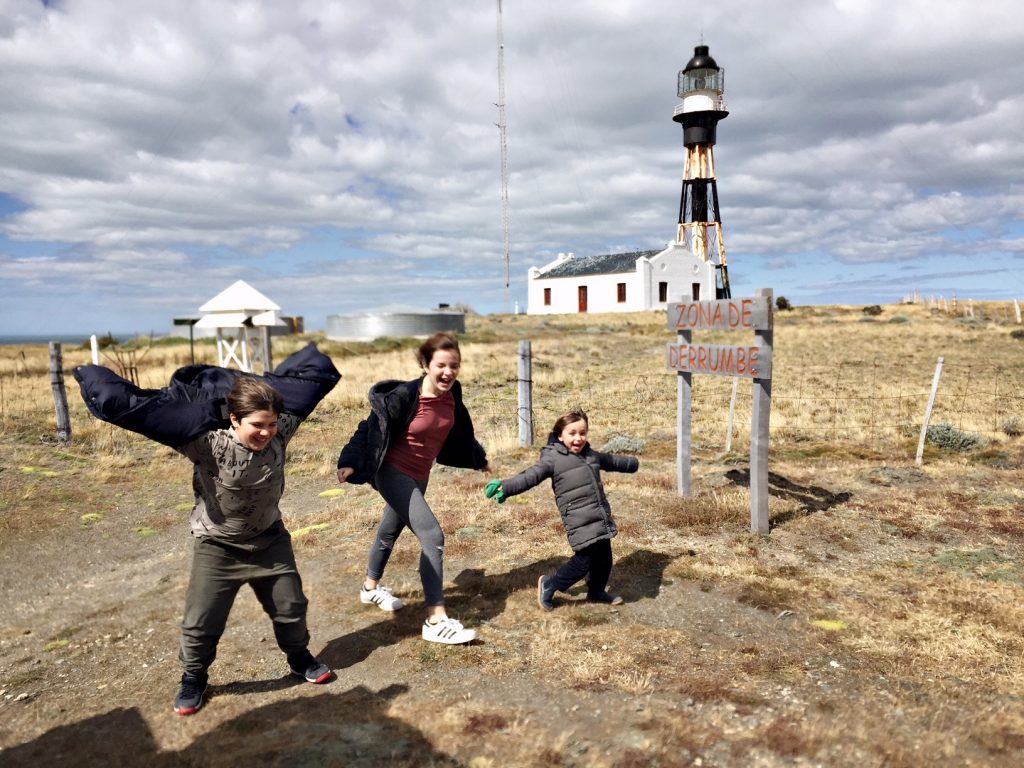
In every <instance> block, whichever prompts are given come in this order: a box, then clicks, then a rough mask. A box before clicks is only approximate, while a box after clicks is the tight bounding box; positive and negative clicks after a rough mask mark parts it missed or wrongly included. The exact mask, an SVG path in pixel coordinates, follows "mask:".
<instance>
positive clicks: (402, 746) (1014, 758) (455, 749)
mask: <svg viewBox="0 0 1024 768" xmlns="http://www.w3.org/2000/svg"><path fill="white" fill-rule="evenodd" d="M0 448H2V450H3V453H4V456H3V462H2V465H3V466H2V470H0V483H2V484H3V488H4V490H5V493H6V496H7V498H12V499H15V500H17V499H18V498H21V499H30V498H35V499H36V500H37V499H38V494H40V493H42V491H41V490H40V488H41V487H42V485H41V483H42V481H41V480H39V479H37V478H36V477H32V476H29V474H25V473H26V472H27V470H26V469H25V468H24V466H23V465H24V464H25V462H26V459H27V460H29V461H32V460H35V461H39V460H40V459H39V456H40V455H43V454H36V453H34V454H32V455H29V456H27V457H26V456H25V455H24V454H22V453H20V452H19V449H18V448H17V447H16V446H13V445H11V444H6V445H3V446H0ZM20 466H21V467H22V469H20V470H19V467H20ZM780 471H781V470H780ZM865 472H867V474H868V475H870V473H871V472H875V475H877V473H878V471H877V468H876V469H871V468H868V470H863V471H862V475H864V474H865ZM37 474H38V473H37ZM124 474H125V475H126V476H125V477H123V478H121V479H118V478H116V477H115V478H114V479H108V480H107V481H103V480H102V479H94V478H90V477H89V476H88V475H87V474H86V473H79V472H73V471H72V472H66V471H65V470H64V469H62V468H61V467H57V468H56V470H54V472H53V473H51V476H48V477H47V480H48V482H47V484H46V487H47V488H48V489H49V490H48V491H47V493H48V494H50V498H53V499H54V500H55V501H54V503H55V504H60V503H64V502H68V508H69V509H71V508H74V509H75V513H74V514H69V515H68V516H67V519H65V520H64V521H63V522H62V523H60V524H57V525H54V524H51V523H50V522H49V521H47V523H46V524H43V521H41V522H40V525H39V526H38V527H35V528H34V527H33V526H31V525H21V526H19V527H16V528H13V529H11V528H9V529H8V530H7V531H6V533H5V540H4V541H3V545H2V546H3V549H2V552H3V557H2V562H0V593H2V595H3V599H4V606H5V616H4V618H3V622H2V627H3V628H2V632H0V748H2V751H0V763H2V764H3V765H4V766H8V767H9V768H14V767H15V766H48V765H105V766H122V765H123V766H136V765H145V766H150V767H151V768H156V767H157V766H164V765H167V766H171V765H174V766H192V765H194V766H220V765H225V766H226V765H249V766H277V765H288V766H296V767H297V766H314V765H315V766H334V765H337V766H382V765H388V766H391V765H395V766H430V765H437V766H473V767H474V768H489V767H492V766H493V767H497V766H518V765H524V766H525V765H538V766H616V767H619V768H631V767H634V766H649V765H650V766H683V765H687V766H689V765H695V766H732V765H743V766H783V765H807V766H810V765H822V766H832V765H838V766H846V765H849V766H854V765H856V766H883V765H900V766H911V765H915V766H919V765H977V766H981V765H986V766H988V765H1020V764H1021V760H1022V758H1024V736H1022V735H1021V734H1020V733H1019V732H1018V730H1016V728H1017V725H1016V724H1019V723H1020V722H1021V721H1020V717H1021V714H1022V713H1024V702H1022V697H1021V693H1022V692H1020V691H1018V692H1017V693H1016V694H1011V695H1009V696H1008V695H1007V694H1006V692H1005V691H999V690H995V689H986V687H985V686H983V685H977V684H974V683H972V682H970V681H963V680H961V681H959V682H957V681H956V680H955V679H948V678H947V679H942V680H927V679H922V678H920V677H919V676H917V675H915V674H914V673H913V671H912V670H909V669H902V670H901V669H900V667H899V666H898V665H896V666H893V667H892V668H891V669H888V670H885V671H884V674H883V673H880V672H879V668H878V666H877V665H868V664H867V663H866V662H864V661H862V659H861V658H860V657H859V656H858V654H857V653H856V652H855V651H854V650H852V647H851V646H850V645H848V644H844V643H842V642H839V641H837V640H835V639H834V637H835V633H829V632H827V631H822V630H821V629H820V628H818V627H815V626H813V625H812V624H811V623H810V621H809V619H810V618H811V617H812V616H813V615H814V614H813V613H812V612H811V611H810V609H809V608H807V607H802V606H799V605H798V604H797V603H795V602H794V603H793V604H792V608H791V609H789V608H786V607H784V606H785V605H786V603H785V601H784V600H783V601H781V602H780V601H779V600H770V599H758V596H757V595H756V594H753V595H752V593H750V592H749V591H746V592H744V591H741V590H737V589H730V588H728V587H726V586H722V585H721V584H718V583H714V582H708V581H707V580H702V579H694V578H688V577H687V574H689V573H691V572H692V568H693V564H694V563H696V562H697V561H700V560H701V558H704V557H705V555H706V552H707V548H708V547H709V546H711V545H710V544H709V543H708V542H705V541H703V540H702V538H701V537H700V536H691V535H688V534H687V533H686V532H685V531H683V532H680V531H673V530H671V529H670V528H666V529H665V530H664V531H661V532H655V533H651V532H643V535H641V532H639V531H635V532H634V535H633V536H632V540H631V536H630V524H629V514H628V511H625V510H624V511H623V514H622V516H621V517H622V518H624V525H623V535H622V536H620V538H619V539H618V540H617V541H616V545H615V546H616V558H617V560H616V570H615V573H614V575H613V579H614V584H613V586H614V588H615V590H616V591H618V592H619V593H621V594H622V595H623V596H624V597H625V598H626V602H625V604H624V605H622V606H621V607H615V608H608V607H606V606H596V605H590V604H586V603H584V602H583V601H582V595H579V594H577V595H570V596H560V601H559V604H558V607H557V608H556V610H555V611H554V612H552V613H550V614H548V613H544V612H542V611H540V609H539V608H538V607H537V606H536V603H535V585H536V580H537V577H538V575H539V574H541V573H545V572H550V571H551V570H552V569H553V567H554V566H556V565H557V564H558V563H560V562H561V561H562V559H563V558H564V554H558V555H557V556H556V555H555V554H552V553H550V552H547V551H545V552H540V553H538V554H537V555H536V556H534V557H528V558H525V559H522V560H521V561H518V562H515V563H513V564H511V565H509V566H508V567H505V568H503V569H502V571H501V572H497V573H491V572H487V571H486V570H484V569H481V568H480V567H479V565H478V563H479V561H480V558H479V554H478V553H479V552H480V551H481V549H485V548H488V547H496V546H501V538H500V537H499V536H498V535H497V534H495V533H494V530H500V527H497V528H495V529H494V530H488V529H487V528H486V527H485V528H484V529H483V530H469V529H467V530H465V531H462V532H460V533H455V532H449V537H450V544H455V545H456V546H450V547H449V553H448V556H447V558H446V579H447V581H448V583H449V589H448V602H449V610H450V612H451V613H452V615H455V616H457V617H459V618H461V619H463V620H464V621H465V623H466V624H467V625H469V626H474V627H476V628H477V629H478V639H477V640H476V641H475V642H474V643H473V644H472V645H469V646H465V647H442V646H436V645H433V644H428V643H425V642H424V641H422V640H421V639H420V637H419V624H420V622H421V621H422V611H421V609H420V608H421V606H420V603H419V600H420V596H419V592H418V589H419V587H418V583H417V578H416V574H415V551H416V548H415V542H414V540H413V538H412V537H411V536H407V537H406V538H403V540H402V541H401V542H400V550H399V551H397V552H396V556H395V559H394V560H393V562H392V565H391V567H390V569H389V571H390V572H391V581H392V582H393V583H395V584H396V588H397V591H398V593H399V594H402V595H403V597H405V599H406V600H407V601H408V602H409V603H410V605H409V606H408V607H407V608H406V609H405V610H404V611H401V612H399V613H397V614H393V615H392V614H385V613H384V612H381V611H379V610H376V609H374V608H372V607H369V606H363V605H361V604H359V602H358V600H357V598H356V589H358V584H359V576H360V574H361V572H362V569H363V568H364V565H365V552H366V548H367V546H368V544H369V541H370V538H371V535H372V531H371V530H370V529H369V528H367V527H365V526H363V529H362V530H352V529H346V528H345V527H344V526H343V525H339V526H334V527H333V528H328V529H326V530H325V531H323V532H321V533H317V532H315V531H314V532H312V533H310V534H308V535H306V536H303V537H301V538H297V539H296V551H297V557H298V560H299V567H300V571H301V573H302V575H303V579H304V583H305V586H306V589H307V593H308V596H309V599H310V615H309V623H310V629H311V632H312V635H313V641H312V645H311V649H312V650H313V651H314V653H316V654H317V655H318V656H319V657H320V658H321V659H322V660H323V661H325V662H327V663H328V664H329V665H330V666H331V667H332V668H333V669H334V670H335V672H336V678H335V679H333V680H332V681H331V682H330V683H329V684H327V685H323V686H312V685H308V684H305V683H301V682H297V681H296V680H295V679H294V678H289V677H288V676H287V675H286V674H285V672H286V668H285V664H284V659H283V656H282V655H281V653H280V652H279V651H278V649H277V648H276V646H275V644H274V641H273V635H272V632H271V628H270V624H269V621H268V620H267V619H266V617H265V616H264V615H263V614H262V613H261V610H260V608H259V607H258V605H257V603H256V601H255V599H254V598H253V596H252V595H251V594H249V593H245V592H243V593H242V594H241V595H240V597H239V600H238V601H237V603H236V605H235V609H234V611H233V613H232V616H231V619H230V621H229V624H228V630H227V633H226V634H225V636H224V638H223V641H222V643H221V646H220V653H219V657H218V660H217V662H216V664H215V665H214V666H213V668H212V670H211V688H210V695H209V698H208V700H207V703H206V705H205V706H204V707H203V709H202V710H201V711H200V712H199V713H198V714H196V715H195V716H191V717H180V716H176V715H175V714H174V713H173V712H172V709H171V704H172V700H173V697H174V694H175V692H176V689H177V680H178V677H179V675H180V672H179V668H178V663H177V659H176V653H177V644H178V622H179V620H180V612H181V610H182V607H183V604H184V591H185V586H186V581H187V573H188V563H189V543H190V539H189V536H188V528H187V514H188V513H187V511H185V507H186V506H187V504H188V502H189V489H188V481H187V478H188V468H187V466H186V462H184V461H182V460H172V462H171V463H169V464H168V467H167V471H166V475H165V476H164V477H163V478H161V479H160V480H159V481H156V482H153V483H151V484H149V485H148V486H147V487H145V488H144V489H140V488H139V487H137V484H133V483H132V482H131V480H130V469H129V470H126V472H125V473H124ZM151 474H152V473H151ZM919 474H922V473H919ZM919 479H920V478H918V477H916V476H913V474H912V472H911V473H910V474H909V475H908V474H907V473H906V472H904V473H903V474H901V473H900V472H896V471H890V473H889V475H887V476H886V481H885V483H883V484H881V485H879V484H875V485H871V484H870V483H865V484H862V485H859V486H854V484H853V483H852V482H846V481H845V480H842V479H839V478H837V479H836V481H835V482H834V483H833V484H832V487H831V488H830V490H827V491H826V490H824V489H823V488H821V487H819V486H817V485H811V484H809V483H803V484H801V483H800V482H797V481H794V480H792V479H791V478H790V479H788V480H787V479H786V477H785V476H782V475H776V476H775V477H774V478H773V483H774V488H773V493H776V492H777V493H779V494H781V495H783V496H784V495H786V494H787V493H788V494H789V495H790V496H791V497H792V498H799V499H802V503H803V506H802V507H800V509H801V510H803V512H802V513H801V514H806V513H808V512H814V513H816V514H818V515H832V514H836V513H837V512H838V510H839V509H840V507H841V505H842V504H843V503H846V502H848V501H849V500H850V498H851V497H854V498H856V499H857V501H858V502H860V504H862V505H863V506H865V507H870V505H871V494H876V495H879V494H881V495H886V494H892V493H894V489H893V486H894V484H896V485H898V484H899V483H900V482H904V483H909V482H916V481H917V480H919ZM457 481H458V476H457V475H456V476H454V479H451V478H447V477H441V478H440V479H439V480H438V481H436V487H434V488H432V491H431V493H432V494H441V493H443V492H444V487H445V483H446V482H457ZM742 481H743V473H742V469H737V468H735V467H734V468H732V469H729V468H727V467H719V468H714V470H713V471H709V472H705V477H704V478H702V482H711V483H712V484H717V485H720V486H722V487H728V486H729V485H730V484H733V485H734V484H736V483H742ZM474 482H477V481H476V480H474ZM330 487H331V486H330V485H329V484H328V483H327V482H326V481H325V480H324V478H311V477H301V476H300V477H290V478H289V487H288V490H287V491H286V493H285V500H284V504H283V508H284V509H285V513H286V520H287V523H288V525H289V528H290V529H291V530H293V531H295V530H299V529H302V528H303V527H304V526H308V525H310V523H311V522H313V521H316V520H321V519H323V515H324V514H327V513H328V512H329V510H331V509H334V510H341V512H340V515H341V516H342V517H343V516H344V510H345V508H346V505H347V504H375V503H376V502H375V501H374V500H373V499H372V497H371V495H370V494H369V493H367V492H364V491H362V490H354V491H352V492H351V493H350V496H349V497H347V498H343V499H341V500H339V499H337V498H330V497H324V496H322V495H321V493H322V492H323V491H324V490H325V489H327V488H330ZM614 492H615V491H614V490H613V491H612V493H614ZM82 498H88V499H89V500H90V501H89V502H88V504H89V506H88V507H86V506H82V503H83V502H81V499H82ZM69 500H70V501H69ZM76 500H77V501H76ZM508 506H510V505H506V508H508ZM84 509H94V510H96V514H95V516H93V517H89V516H88V515H83V514H82V510H84ZM850 514H854V513H852V512H851V513H850ZM802 519H803V518H802V517H800V516H795V515H794V516H790V519H789V520H788V521H787V520H785V519H783V520H781V521H776V522H777V524H776V527H775V529H774V530H773V532H772V534H771V541H772V542H773V544H772V546H775V547H778V548H780V549H783V550H789V551H793V550H802V551H803V550H807V551H809V554H808V557H809V558H812V559H814V558H816V559H820V560H821V561H825V560H827V559H828V558H829V557H831V558H832V560H833V561H834V562H833V563H832V564H831V567H834V568H835V569H838V570H839V571H842V570H843V569H847V568H849V569H855V568H865V567H868V566H869V565H870V563H871V562H873V561H874V559H876V558H885V557H886V555H885V553H884V552H882V551H881V550H880V549H876V548H874V547H872V546H865V547H859V548H856V549H854V548H851V547H846V548H845V549H844V548H843V547H842V546H835V544H834V543H833V545H832V546H831V547H829V546H827V545H826V544H824V543H822V542H820V541H818V542H817V543H815V542H813V541H812V540H811V539H812V538H814V537H809V536H808V537H805V536H804V534H802V533H801V527H800V523H801V520H802ZM750 539H751V537H749V536H746V535H744V534H743V532H742V531H740V532H738V533H737V534H736V535H735V536H733V537H732V538H731V539H730V538H726V539H725V540H724V541H725V543H722V542H719V543H716V544H715V546H716V547H729V546H733V547H741V548H742V547H751V546H752V545H751V543H750ZM637 541H641V542H643V544H642V545H641V546H637V543H636V542H637ZM730 542H731V543H730ZM557 551H558V550H553V552H557ZM833 552H834V553H835V554H830V553H833ZM772 556H773V555H772V554H771V553H769V554H768V555H767V557H769V558H770V557H772ZM846 597H848V596H843V595H836V596H834V599H835V600H836V601H837V602H838V601H841V600H843V599H845V598H846ZM852 599H861V598H860V597H857V596H854V598H852ZM638 641H642V642H643V643H644V645H643V646H642V647H643V648H644V651H643V653H642V654H641V655H638V654H637V653H636V652H634V651H631V652H630V653H628V654H621V656H620V646H621V647H623V648H625V647H627V646H628V647H629V648H631V649H632V648H634V647H635V646H636V645H637V642H638ZM638 660H642V662H643V663H638ZM1020 661H1021V660H1020V659H1019V658H1017V659H1009V660H1008V662H1007V663H1008V664H1017V665H1019V664H1020ZM574 664H575V665H581V666H582V665H589V667H590V668H599V669H607V670H608V672H607V674H597V675H594V674H589V675H588V674H584V673H583V672H580V673H579V674H577V675H576V676H575V678H573V676H572V675H571V674H569V673H568V672H566V669H570V668H571V666H572V665H574ZM755 669H756V670H759V671H758V672H757V674H754V673H753V671H754V670H755ZM570 672H571V669H570ZM567 679H576V680H581V679H582V680H584V681H585V682H582V683H579V682H577V683H575V684H567V683H566V680H567ZM979 722H984V728H981V727H979V726H978V723H979ZM1000 723H1004V725H1003V726H1002V730H1000V725H999V724H1000ZM880 744H884V745H885V746H884V748H881V747H879V745H880Z"/></svg>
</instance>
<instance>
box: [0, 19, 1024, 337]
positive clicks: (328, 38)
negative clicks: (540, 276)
mask: <svg viewBox="0 0 1024 768" xmlns="http://www.w3.org/2000/svg"><path fill="white" fill-rule="evenodd" d="M500 16H501V30H502V36H503V39H504V64H505V66H504V91H505V100H504V103H505V115H506V144H507V154H506V158H507V165H508V187H507V189H508V207H507V209H505V210H506V211H507V214H508V221H509V229H508V232H509V244H510V248H509V265H508V273H509V276H510V284H509V286H508V287H506V284H505V274H506V263H505V249H504V227H503V206H502V202H501V189H502V185H501V157H502V154H501V142H500V131H499V129H498V122H499V109H498V101H499V97H498V96H499V67H498V18H499V13H498V3H497V2H484V1H483V0H477V2H469V0H432V1H431V2H422V0H408V1H398V0H375V1H374V2H365V0H341V1H339V2H331V1H330V0H317V1H316V2H309V1H307V0H264V2H256V1H255V0H249V1H247V2H231V1H230V0H225V1H224V2H216V3H211V2H208V1H205V0H204V1H203V2H198V1H193V0H175V1H174V2H166V0H160V1H159V2H157V1H156V0H133V2H127V1H125V2H110V0H48V1H47V2H42V1H41V0H34V1H31V0H0V99H2V110H3V118H2V119H0V335H2V334H37V333H69V332H74V333H77V332H82V333H104V332H107V331H111V332H115V333H156V334H157V335H160V334H163V333H167V332H168V331H169V330H170V328H171V319H172V318H173V317H176V316H182V315H190V314H196V313H197V311H198V308H199V306H200V305H201V304H203V303H205V302H206V301H207V300H208V299H210V298H212V297H213V296H215V295H216V294H218V293H220V292H221V291H222V290H223V289H224V288H226V287H227V286H229V285H230V284H231V283H233V282H234V281H236V280H239V279H242V280H245V281H246V282H248V283H249V284H250V285H252V286H253V287H255V288H256V289H257V290H259V291H260V292H262V293H263V294H265V295H266V296H268V297H269V298H270V299H271V300H273V301H274V302H276V303H277V304H278V305H280V306H281V308H282V311H283V313H284V314H288V315H299V316H302V317H303V318H304V319H305V324H306V328H307V330H318V329H319V330H322V329H324V328H325V327H326V318H327V317H328V316H329V315H332V314H350V313H358V312H363V311H372V310H374V309H380V308H387V307H395V306H398V305H401V306H405V307H417V308H422V309H430V308H433V307H436V306H437V305H438V304H440V303H448V304H452V305H456V304H462V305H466V306H468V307H471V308H472V309H473V310H475V311H477V312H481V313H496V312H509V311H512V310H513V309H514V308H515V307H516V305H517V304H518V305H519V306H520V307H521V308H523V309H525V306H526V275H527V270H528V269H529V268H530V267H531V266H540V265H543V264H545V263H547V262H549V261H551V260H552V259H554V258H555V257H556V256H557V255H558V254H559V253H561V252H573V253H576V254H578V255H598V254H603V253H614V252H622V251H627V250H647V249H660V248H662V247H664V246H665V245H666V244H667V243H668V242H669V241H670V240H672V239H674V237H675V230H676V223H677V218H678V206H679V197H680V190H681V178H682V171H683V160H684V156H685V154H684V149H683V145H682V131H681V128H680V126H679V124H677V123H675V122H673V121H672V113H673V109H674V108H675V106H676V104H677V103H678V102H679V98H678V96H677V93H676V78H677V75H678V72H679V70H680V69H682V68H683V67H685V65H686V63H687V61H688V60H689V59H690V58H691V57H692V56H693V52H694V47H695V46H696V45H700V44H705V45H707V46H709V48H710V52H711V55H712V56H713V57H714V58H715V60H716V61H717V63H718V64H719V66H721V67H722V68H723V69H724V70H725V98H726V102H727V105H728V109H729V116H728V117H727V118H726V119H725V120H723V121H722V122H721V123H720V124H719V126H718V143H717V145H716V146H715V161H716V166H717V167H716V172H717V174H716V175H717V184H718V196H719V202H720V208H721V215H722V222H723V231H724V239H725V245H726V248H727V251H728V263H729V278H730V282H731V285H732V293H733V296H744V295H752V294H753V292H754V290H755V289H757V288H761V287H770V288H772V290H773V291H774V294H775V296H785V297H786V298H788V299H789V301H790V303H791V304H794V305H810V304H853V305H857V304H877V303H891V302H898V301H900V300H901V299H903V298H904V297H906V296H908V295H910V294H912V293H913V292H915V291H916V292H917V293H918V294H920V295H921V296H924V297H939V296H942V297H948V298H951V297H953V296H957V297H959V298H961V299H967V298H971V299H974V300H1009V299H1013V298H1021V299H1024V128H1022V126H1024V88H1022V87H1021V84H1022V83H1024V55H1022V51H1024V14H1022V13H1020V12H1019V9H1018V8H1017V4H1016V3H1011V2H1009V1H1008V0H1006V1H1003V0H975V1H974V2H970V3H967V2H959V0H927V1H925V0H905V1H904V2H899V3H894V2H891V0H886V1H884V2H883V0H832V1H829V0H786V1H785V2H783V1H782V0H763V1H762V2H756V3H755V2H749V0H720V1H719V2H709V1H708V0H705V2H693V1H692V0H616V1H615V2H607V0H565V2H558V3H552V2H549V0H504V2H502V4H501V14H500Z"/></svg>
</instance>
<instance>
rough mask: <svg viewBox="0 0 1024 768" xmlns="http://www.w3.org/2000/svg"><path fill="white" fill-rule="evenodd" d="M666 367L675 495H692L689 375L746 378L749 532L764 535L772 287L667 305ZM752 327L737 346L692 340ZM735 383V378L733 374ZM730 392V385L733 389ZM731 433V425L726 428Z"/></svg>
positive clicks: (690, 381)
mask: <svg viewBox="0 0 1024 768" xmlns="http://www.w3.org/2000/svg"><path fill="white" fill-rule="evenodd" d="M668 327H669V330H671V331H675V332H676V338H677V341H676V343H675V344H669V347H668V367H669V370H671V371H675V372H676V382H677V383H676V401H677V404H676V432H677V434H678V439H677V440H676V473H677V474H676V485H677V486H678V492H679V495H680V496H686V497H689V496H692V495H693V471H692V468H691V466H690V464H691V452H692V445H691V424H690V417H691V414H690V410H691V405H692V398H693V374H695V373H712V374H718V375H720V376H733V377H739V376H742V377H746V378H750V379H752V382H751V384H752V386H751V389H752V395H753V398H752V402H751V414H750V531H751V533H757V534H761V535H765V534H767V533H768V531H769V529H770V528H769V525H768V423H769V419H770V415H771V403H772V381H771V376H772V346H773V343H772V337H773V335H774V331H773V330H772V289H771V288H758V289H757V291H756V292H755V293H754V296H752V297H750V298H740V299H718V300H716V301H690V302H685V301H684V302H680V303H679V304H672V305H670V306H669V308H668ZM715 330H721V331H738V330H744V331H753V332H754V343H753V344H746V345H740V346H723V345H717V344H694V343H693V332H694V331H715ZM734 384H735V379H734ZM734 391H735V390H734ZM730 432H731V427H730Z"/></svg>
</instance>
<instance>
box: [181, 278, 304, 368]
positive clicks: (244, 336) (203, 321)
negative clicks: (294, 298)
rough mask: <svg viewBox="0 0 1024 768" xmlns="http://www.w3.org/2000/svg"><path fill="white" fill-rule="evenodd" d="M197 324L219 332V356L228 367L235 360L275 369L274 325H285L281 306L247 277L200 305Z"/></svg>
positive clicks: (253, 366)
mask: <svg viewBox="0 0 1024 768" xmlns="http://www.w3.org/2000/svg"><path fill="white" fill-rule="evenodd" d="M199 311H200V312H202V313H203V316H202V317H201V318H199V321H198V322H197V323H196V328H212V329H215V330H216V332H217V359H218V361H219V364H220V365H221V366H223V367H225V368H227V367H229V366H231V364H232V363H233V364H235V365H237V366H238V368H239V369H240V370H243V371H246V372H250V373H251V372H253V371H255V370H256V367H257V363H259V364H260V366H261V367H262V370H263V372H268V371H270V370H271V369H272V362H271V358H270V328H271V327H272V326H277V325H285V323H284V321H282V319H281V315H280V312H281V308H280V307H279V306H278V305H277V304H275V303H274V302H272V301H271V300H270V299H268V298H267V297H266V296H264V295H263V294H262V293H260V292H259V291H257V290H256V289H255V288H253V287H252V286H251V285H249V284H248V283H247V282H245V281H244V280H238V281H237V282H234V283H232V284H231V285H229V286H228V287H227V288H225V289H224V290H223V291H221V292H220V293H218V294H217V295H216V296H214V297H213V298H212V299H210V300H209V301H208V302H206V303H205V304H203V306H201V307H200V308H199Z"/></svg>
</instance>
